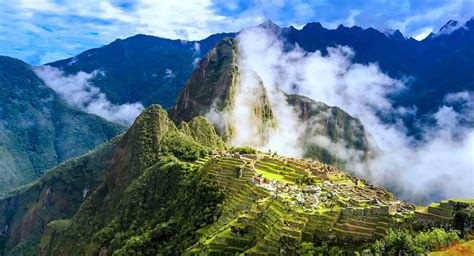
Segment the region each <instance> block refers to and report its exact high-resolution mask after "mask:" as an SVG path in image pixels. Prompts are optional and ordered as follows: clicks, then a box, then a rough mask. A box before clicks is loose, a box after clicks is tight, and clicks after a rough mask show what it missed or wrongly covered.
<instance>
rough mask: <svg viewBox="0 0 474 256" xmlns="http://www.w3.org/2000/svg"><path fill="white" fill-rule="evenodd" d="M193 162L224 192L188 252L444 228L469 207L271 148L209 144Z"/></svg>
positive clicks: (260, 248)
mask: <svg viewBox="0 0 474 256" xmlns="http://www.w3.org/2000/svg"><path fill="white" fill-rule="evenodd" d="M196 164H199V165H201V166H202V167H201V168H203V169H204V170H205V171H206V172H207V173H208V177H209V179H212V180H215V181H216V182H217V184H218V186H219V187H220V188H221V189H222V190H223V191H224V193H225V200H224V202H223V203H222V205H221V212H220V214H217V215H215V216H214V218H215V222H214V223H213V224H211V225H209V226H206V227H205V228H202V229H201V230H199V231H198V233H199V234H200V240H199V242H198V243H197V244H195V245H194V246H193V247H192V249H191V250H190V252H191V254H192V253H193V252H205V253H206V254H209V255H222V254H234V253H245V254H246V255H268V254H270V255H272V254H291V253H294V251H295V249H296V247H297V245H298V244H300V243H301V242H304V241H308V242H312V241H315V240H318V239H324V240H327V241H332V242H334V243H337V244H346V245H349V244H350V243H359V242H360V243H362V242H370V241H375V240H376V239H380V238H383V237H384V236H386V234H387V232H388V230H389V229H390V228H395V227H403V226H404V225H425V226H430V227H446V228H449V227H450V226H452V225H453V223H454V221H455V215H456V213H457V212H459V211H460V210H462V209H469V210H471V211H472V209H473V208H474V202H473V201H466V200H465V201H462V200H459V201H456V200H449V201H442V202H440V203H439V204H432V205H431V206H429V207H426V208H423V207H416V206H415V205H412V204H410V203H408V202H405V201H402V200H398V199H397V198H395V197H394V196H393V195H392V194H391V193H390V192H387V191H386V190H384V189H382V188H379V187H376V186H374V185H371V184H368V183H367V182H366V181H365V180H363V179H359V178H356V177H354V176H351V175H349V174H348V173H346V172H344V171H342V170H339V169H337V168H335V167H333V166H331V165H328V164H324V163H320V162H314V161H308V160H303V159H295V158H288V157H282V156H278V155H276V154H269V153H256V154H239V153H238V152H235V153H229V152H225V151H213V152H212V153H211V154H210V156H209V157H206V158H203V159H200V160H198V161H197V162H196ZM469 223H471V224H470V226H469V227H467V226H465V227H464V228H466V229H470V228H472V223H473V220H472V218H471V220H470V222H469Z"/></svg>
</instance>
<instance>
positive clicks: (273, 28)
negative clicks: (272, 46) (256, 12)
mask: <svg viewBox="0 0 474 256" xmlns="http://www.w3.org/2000/svg"><path fill="white" fill-rule="evenodd" d="M258 27H260V28H263V29H266V30H270V31H273V32H278V31H280V30H281V28H280V26H278V25H277V24H275V23H274V22H273V21H271V20H267V21H265V22H263V23H262V24H260V25H258Z"/></svg>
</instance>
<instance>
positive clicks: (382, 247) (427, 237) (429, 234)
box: [372, 228, 460, 255]
mask: <svg viewBox="0 0 474 256" xmlns="http://www.w3.org/2000/svg"><path fill="white" fill-rule="evenodd" d="M459 242H460V237H459V234H458V232H456V231H445V230H444V229H441V228H434V229H432V230H429V231H424V232H423V231H422V232H414V231H409V230H398V231H394V230H390V231H389V232H388V234H387V237H386V238H385V239H383V240H378V241H377V242H375V244H374V245H373V248H372V249H373V251H374V252H376V253H381V254H383V255H403V254H408V255H416V254H426V253H428V252H432V251H436V250H439V249H441V248H446V247H449V246H451V245H453V244H455V243H459Z"/></svg>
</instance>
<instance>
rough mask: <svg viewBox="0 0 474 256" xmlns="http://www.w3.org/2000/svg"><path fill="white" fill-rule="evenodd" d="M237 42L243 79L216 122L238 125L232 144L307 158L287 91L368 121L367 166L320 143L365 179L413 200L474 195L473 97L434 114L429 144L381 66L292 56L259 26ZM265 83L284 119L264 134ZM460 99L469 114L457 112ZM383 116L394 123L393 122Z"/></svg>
mask: <svg viewBox="0 0 474 256" xmlns="http://www.w3.org/2000/svg"><path fill="white" fill-rule="evenodd" d="M238 40H239V50H240V56H239V69H240V72H241V78H240V79H239V82H238V88H240V89H237V93H236V101H235V102H234V104H235V108H234V110H233V111H232V112H226V113H223V114H221V116H220V117H218V118H216V116H219V113H216V112H213V113H212V116H213V117H214V118H213V119H212V120H215V121H221V122H230V123H233V124H234V126H235V127H236V134H235V139H234V140H233V141H232V143H233V144H236V145H253V146H259V147H260V148H262V149H268V148H270V149H272V150H275V151H277V152H279V153H282V154H287V155H293V156H301V153H302V152H303V149H302V148H301V143H299V138H301V135H302V131H303V130H304V128H305V124H302V123H299V122H298V121H297V118H296V116H297V112H295V110H294V109H293V108H291V107H290V106H288V105H287V104H286V101H285V100H284V99H282V97H281V95H282V94H281V92H279V90H280V89H281V90H283V91H285V92H288V93H298V94H302V95H306V96H308V97H310V98H313V99H315V100H317V101H322V102H325V103H327V104H329V105H333V106H339V107H341V108H342V109H344V110H346V111H347V112H349V113H350V114H351V115H353V116H355V117H358V118H359V119H360V120H361V121H362V123H363V125H364V127H365V130H366V132H367V135H368V140H369V144H370V146H371V149H372V150H373V153H374V158H372V159H369V160H368V161H366V162H364V161H360V153H361V152H357V151H354V150H347V148H346V147H345V145H343V144H341V143H334V142H333V141H331V140H330V139H329V138H324V137H315V138H313V142H314V143H317V144H318V145H320V146H322V147H325V148H327V149H328V150H329V151H331V152H333V153H335V154H336V155H338V156H339V157H341V158H343V159H346V160H347V161H349V162H350V164H349V168H350V170H351V171H352V172H355V173H357V174H358V175H359V176H363V177H366V178H367V179H369V180H371V181H372V182H374V183H376V184H379V185H383V186H385V187H388V188H391V189H394V190H395V191H396V192H397V194H399V195H401V196H402V197H403V198H409V199H413V200H422V199H424V198H427V199H428V200H438V199H444V198H451V197H461V198H472V197H474V157H473V156H474V130H473V129H472V128H469V126H465V125H463V122H465V121H466V119H469V118H470V116H472V114H471V115H470V114H469V113H471V112H474V111H473V110H474V108H472V106H474V97H472V95H473V94H471V93H469V92H462V93H458V94H452V95H448V96H446V99H445V102H446V106H443V107H441V108H440V109H439V111H438V112H437V113H435V114H434V115H433V116H432V118H433V120H434V121H435V125H433V126H423V127H422V128H423V129H424V134H423V139H422V140H415V139H414V138H412V137H410V136H408V135H407V132H406V131H407V128H406V127H405V126H404V125H403V122H402V119H401V118H402V117H403V116H404V115H410V114H411V113H412V111H411V110H407V109H404V108H395V107H394V106H393V105H392V102H391V101H390V100H389V96H390V95H392V94H395V93H398V92H400V91H402V90H403V89H404V88H405V86H404V84H403V83H402V81H398V80H395V79H392V78H390V77H389V76H387V75H385V74H383V73H382V72H381V70H380V69H379V67H378V66H377V65H375V64H368V65H362V64H355V63H352V57H353V56H354V52H353V51H352V50H351V49H349V48H347V47H338V48H329V49H328V55H327V56H323V55H322V54H321V53H320V52H314V53H308V52H304V51H303V50H301V49H299V48H296V49H294V50H292V51H289V52H285V51H284V50H283V44H282V42H280V41H279V40H278V39H277V38H276V37H275V36H274V35H272V34H271V33H269V32H268V31H263V30H262V29H260V28H256V29H249V30H246V31H245V32H243V33H241V34H240V35H239V36H238ZM259 79H261V81H262V82H263V86H264V87H265V88H266V90H267V91H268V92H269V98H270V103H271V105H272V108H273V109H274V111H275V112H274V115H275V118H276V119H277V121H278V126H277V127H276V128H275V129H270V130H268V131H266V132H263V133H262V131H261V130H259V129H260V128H259V127H261V123H258V122H259V121H258V120H256V118H255V116H254V112H253V111H252V106H253V105H252V104H253V101H258V100H261V98H260V97H258V95H259V94H258V84H259V83H258V80H259ZM239 91H240V92H239ZM239 95H241V96H239ZM453 102H456V104H461V105H462V109H463V110H462V109H461V110H459V108H458V110H455V108H454V106H451V105H452V104H454V103H453ZM450 104H451V105H450ZM380 116H383V117H384V118H388V117H391V118H392V119H393V120H395V122H394V123H393V124H387V123H385V122H383V121H382V120H381V119H380ZM219 118H220V119H219ZM473 120H474V119H472V118H471V119H470V121H471V122H472V121H473ZM467 121H469V120H467ZM221 125H222V124H221ZM262 134H263V135H264V136H263V137H262Z"/></svg>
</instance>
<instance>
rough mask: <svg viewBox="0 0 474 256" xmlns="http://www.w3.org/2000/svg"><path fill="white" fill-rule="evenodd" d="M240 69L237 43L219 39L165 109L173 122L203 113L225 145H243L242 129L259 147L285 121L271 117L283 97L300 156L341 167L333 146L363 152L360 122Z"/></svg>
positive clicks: (362, 155) (364, 143)
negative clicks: (270, 85)
mask: <svg viewBox="0 0 474 256" xmlns="http://www.w3.org/2000/svg"><path fill="white" fill-rule="evenodd" d="M241 68H242V67H241V66H240V63H239V47H238V42H237V41H236V40H234V39H225V40H224V41H223V42H221V43H220V44H218V45H217V46H216V47H215V48H214V49H213V50H211V51H210V53H209V54H208V55H207V56H206V58H204V59H203V60H202V61H201V62H200V63H199V65H198V68H197V69H196V70H195V71H194V73H193V74H192V76H191V78H190V79H189V80H188V82H187V83H186V84H185V86H184V87H183V89H182V91H181V93H180V95H179V97H178V100H177V103H176V105H175V106H174V108H173V109H171V110H170V116H171V117H172V119H173V120H174V121H175V122H177V123H178V122H180V121H187V120H190V119H191V118H193V117H195V116H198V115H206V116H207V117H208V118H209V119H210V121H211V122H212V123H213V124H214V125H215V126H216V129H217V131H218V133H219V134H220V135H221V136H222V137H223V139H224V141H225V143H226V144H227V145H230V146H235V145H239V146H240V145H242V144H246V141H245V142H242V139H241V137H242V136H239V135H241V134H239V133H246V137H247V139H250V141H249V145H250V146H254V147H263V146H264V145H266V144H268V143H269V140H270V137H271V136H272V133H274V130H278V129H279V128H282V127H283V128H284V127H285V126H288V123H287V122H286V121H287V120H285V118H286V117H283V118H281V117H280V118H277V116H275V111H276V112H278V113H279V114H280V115H284V114H281V112H284V111H282V110H281V106H277V105H282V104H280V103H281V101H286V105H287V107H286V108H287V110H289V111H290V112H294V115H295V116H296V120H295V121H294V122H297V123H299V124H297V125H296V126H298V127H297V128H298V130H300V128H301V130H303V131H298V132H299V133H301V134H296V131H295V134H294V136H293V137H294V144H295V145H296V147H298V148H302V149H303V154H302V156H304V157H305V158H310V159H314V160H320V161H323V162H326V163H333V164H339V165H341V166H343V165H344V163H346V162H347V161H349V160H350V159H340V158H337V157H335V153H336V151H337V150H338V149H347V150H349V151H351V152H353V154H352V155H351V157H353V158H357V159H353V160H363V159H366V158H367V157H369V147H368V142H367V138H366V135H365V132H364V127H363V126H362V124H361V122H360V121H359V120H358V119H356V118H354V117H352V116H350V115H349V114H347V113H346V112H344V111H343V110H342V109H340V108H337V107H330V106H327V105H326V104H324V103H321V102H315V101H313V100H311V99H309V98H307V97H303V96H299V95H287V94H285V93H284V92H282V91H279V90H278V91H276V92H275V91H269V89H268V87H266V86H265V85H264V84H263V82H262V80H261V79H260V77H259V76H258V75H257V74H255V73H253V72H251V71H250V72H249V71H248V70H246V71H245V72H244V71H243V70H241ZM270 94H272V95H270ZM275 95H276V96H275ZM279 96H281V97H280V98H278V97H279ZM271 97H273V102H272V100H271ZM278 107H280V109H278ZM278 120H279V121H278ZM302 127H303V128H302Z"/></svg>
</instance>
